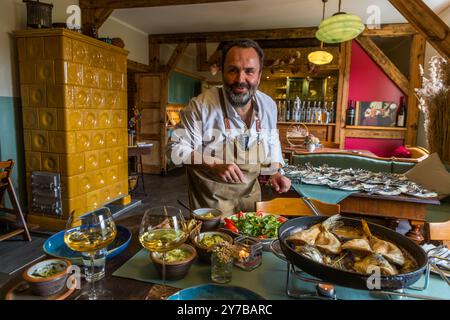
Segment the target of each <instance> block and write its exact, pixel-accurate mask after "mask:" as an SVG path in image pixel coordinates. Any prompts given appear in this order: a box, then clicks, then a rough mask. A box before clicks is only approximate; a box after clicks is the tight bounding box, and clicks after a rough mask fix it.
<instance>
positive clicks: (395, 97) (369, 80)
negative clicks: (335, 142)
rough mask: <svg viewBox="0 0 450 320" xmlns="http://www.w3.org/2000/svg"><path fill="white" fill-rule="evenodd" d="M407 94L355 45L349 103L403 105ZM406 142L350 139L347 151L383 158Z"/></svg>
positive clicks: (347, 140)
mask: <svg viewBox="0 0 450 320" xmlns="http://www.w3.org/2000/svg"><path fill="white" fill-rule="evenodd" d="M402 96H403V93H402V92H401V91H400V89H399V88H398V87H397V86H396V85H395V84H394V82H392V80H391V79H389V77H388V76H387V75H386V74H385V73H384V72H383V70H381V69H380V68H379V67H378V66H377V65H376V63H375V62H374V61H373V60H372V58H370V57H369V56H368V55H367V53H366V52H365V51H364V49H363V48H361V46H360V45H359V44H358V43H357V42H356V41H353V43H352V59H351V66H350V81H349V95H348V99H349V100H357V101H393V102H396V103H397V104H398V103H400V97H402ZM401 145H403V140H402V139H368V138H346V139H345V144H344V148H345V149H360V150H370V151H372V152H373V153H375V154H376V155H377V156H380V157H391V155H392V152H393V151H394V149H395V148H396V147H398V146H401Z"/></svg>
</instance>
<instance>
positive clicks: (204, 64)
mask: <svg viewBox="0 0 450 320" xmlns="http://www.w3.org/2000/svg"><path fill="white" fill-rule="evenodd" d="M197 71H209V64H208V53H207V49H206V42H200V43H197Z"/></svg>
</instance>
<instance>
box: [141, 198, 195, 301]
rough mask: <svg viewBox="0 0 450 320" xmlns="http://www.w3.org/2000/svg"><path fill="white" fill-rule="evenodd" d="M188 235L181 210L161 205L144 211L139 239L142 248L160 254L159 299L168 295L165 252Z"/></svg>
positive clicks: (183, 240) (176, 246) (177, 244)
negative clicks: (160, 286) (160, 279)
mask: <svg viewBox="0 0 450 320" xmlns="http://www.w3.org/2000/svg"><path fill="white" fill-rule="evenodd" d="M187 237H188V232H187V230H186V222H185V219H184V216H183V214H182V213H181V210H180V209H178V208H175V207H170V206H163V207H155V208H150V209H148V210H146V211H145V213H144V217H143V218H142V222H141V227H140V229H139V240H140V241H141V244H142V246H143V247H144V248H146V249H147V250H149V251H155V252H158V253H161V254H162V261H163V265H162V291H163V293H162V294H161V299H165V298H166V297H167V295H168V292H167V287H166V253H167V252H168V251H170V250H173V249H176V248H178V247H179V246H180V245H182V244H183V243H184V242H185V241H186V239H187Z"/></svg>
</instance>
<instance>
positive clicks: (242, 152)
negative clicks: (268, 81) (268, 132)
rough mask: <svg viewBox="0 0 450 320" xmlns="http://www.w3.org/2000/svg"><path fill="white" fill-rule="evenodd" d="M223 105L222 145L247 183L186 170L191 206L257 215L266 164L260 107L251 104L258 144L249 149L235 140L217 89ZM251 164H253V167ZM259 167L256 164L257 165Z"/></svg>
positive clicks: (221, 93)
mask: <svg viewBox="0 0 450 320" xmlns="http://www.w3.org/2000/svg"><path fill="white" fill-rule="evenodd" d="M218 91H219V97H220V104H221V108H222V112H223V116H224V125H225V129H226V132H227V138H226V139H225V143H224V144H223V149H224V154H223V155H224V156H227V157H230V159H232V160H233V162H234V163H236V164H237V165H238V167H239V168H240V169H241V171H242V173H243V174H244V176H245V182H242V183H227V182H223V181H221V180H219V179H218V178H215V177H212V176H210V175H209V174H208V172H206V171H204V170H199V169H195V168H193V167H187V178H188V186H189V187H188V193H189V204H190V207H191V209H197V208H215V209H218V210H220V211H222V212H223V213H224V214H227V215H229V214H233V213H236V212H239V211H241V210H242V211H244V212H248V211H255V203H256V202H257V201H261V188H260V186H259V182H258V176H259V174H260V172H261V163H262V162H263V161H264V160H265V157H266V153H265V148H264V143H262V141H261V139H260V132H261V122H260V120H259V118H258V110H259V109H258V106H257V104H256V101H255V100H252V104H253V110H254V112H255V115H256V132H257V135H258V138H257V141H255V143H253V144H252V145H250V146H248V147H243V146H242V144H241V143H239V141H237V139H236V137H234V138H232V137H231V136H230V135H231V129H230V121H229V118H228V115H227V110H226V107H225V100H224V97H223V92H222V90H221V89H218ZM250 160H252V162H251V163H253V164H250V163H249V162H250ZM255 163H256V164H255Z"/></svg>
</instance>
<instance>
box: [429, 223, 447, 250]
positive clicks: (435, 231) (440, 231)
mask: <svg viewBox="0 0 450 320" xmlns="http://www.w3.org/2000/svg"><path fill="white" fill-rule="evenodd" d="M426 225H427V229H428V230H427V231H428V232H427V233H428V237H429V239H430V240H437V241H442V242H443V244H444V245H446V246H447V247H448V248H450V220H448V221H445V222H428V223H427V224H426Z"/></svg>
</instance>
